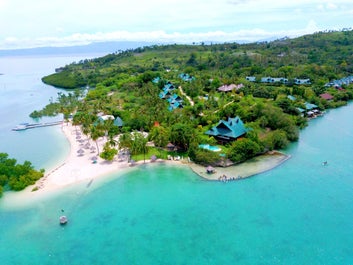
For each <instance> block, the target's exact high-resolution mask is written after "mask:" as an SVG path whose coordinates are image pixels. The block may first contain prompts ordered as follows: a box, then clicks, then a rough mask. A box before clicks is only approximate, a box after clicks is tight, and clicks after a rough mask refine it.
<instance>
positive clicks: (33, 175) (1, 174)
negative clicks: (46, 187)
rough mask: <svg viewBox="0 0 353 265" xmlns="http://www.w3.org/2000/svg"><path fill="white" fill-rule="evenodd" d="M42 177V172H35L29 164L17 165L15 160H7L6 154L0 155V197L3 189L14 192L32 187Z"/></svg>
mask: <svg viewBox="0 0 353 265" xmlns="http://www.w3.org/2000/svg"><path fill="white" fill-rule="evenodd" d="M43 175H44V170H43V169H42V170H40V171H37V170H35V169H34V168H33V166H32V164H31V162H29V161H25V162H24V163H23V164H18V163H17V161H16V159H11V158H9V157H8V154H6V153H0V195H1V193H2V191H3V187H8V188H9V189H11V190H16V191H18V190H23V189H24V188H26V187H27V186H29V185H33V184H34V183H35V182H36V181H37V180H38V179H40V178H41V177H43Z"/></svg>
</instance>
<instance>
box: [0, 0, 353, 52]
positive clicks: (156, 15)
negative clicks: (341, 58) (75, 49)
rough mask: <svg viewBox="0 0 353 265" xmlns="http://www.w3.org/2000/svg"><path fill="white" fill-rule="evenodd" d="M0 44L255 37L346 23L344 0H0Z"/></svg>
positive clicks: (348, 7)
mask: <svg viewBox="0 0 353 265" xmlns="http://www.w3.org/2000/svg"><path fill="white" fill-rule="evenodd" d="M0 25H1V26H0V49H10V48H28V47H38V46H69V45H80V44H88V43H90V42H97V41H120V40H130V41H152V42H156V43H163V42H183V43H185V42H188V43H191V42H200V41H221V42H223V41H257V40H264V39H269V38H280V37H285V36H288V37H295V36H300V35H304V34H308V33H313V32H316V31H324V30H339V29H343V28H352V27H353V1H352V0H332V1H330V0H328V1H326V0H320V1H319V0H280V1H273V0H149V1H146V0H32V1H25V0H0Z"/></svg>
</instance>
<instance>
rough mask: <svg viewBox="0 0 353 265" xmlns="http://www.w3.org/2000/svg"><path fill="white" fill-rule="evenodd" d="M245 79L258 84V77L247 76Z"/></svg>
mask: <svg viewBox="0 0 353 265" xmlns="http://www.w3.org/2000/svg"><path fill="white" fill-rule="evenodd" d="M245 79H246V80H247V81H249V82H256V77H255V76H247V77H245Z"/></svg>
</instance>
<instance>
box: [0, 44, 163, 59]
mask: <svg viewBox="0 0 353 265" xmlns="http://www.w3.org/2000/svg"><path fill="white" fill-rule="evenodd" d="M153 44H156V43H152V42H137V41H136V42H135V41H116V42H114V41H112V42H96V43H91V44H88V45H80V46H67V47H40V48H29V49H14V50H0V56H21V55H58V54H60V55H62V54H87V53H106V54H107V53H114V52H118V51H120V50H121V51H124V50H128V49H135V48H138V47H144V46H150V45H153Z"/></svg>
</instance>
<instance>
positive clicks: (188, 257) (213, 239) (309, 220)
mask: <svg viewBox="0 0 353 265" xmlns="http://www.w3.org/2000/svg"><path fill="white" fill-rule="evenodd" d="M0 72H1V71H0ZM3 77H4V76H3ZM3 77H1V76H0V80H1V78H3ZM36 83H37V81H36ZM28 85H30V84H28ZM37 85H40V84H37ZM0 86H1V81H0ZM40 86H42V85H40ZM43 88H44V87H43ZM53 93H54V92H53ZM43 98H44V97H43ZM43 100H44V102H45V99H43ZM352 113H353V105H349V106H347V107H343V108H340V109H336V110H332V111H329V112H328V113H327V114H325V116H324V117H321V118H318V119H316V120H312V121H311V122H310V125H309V127H308V128H306V129H304V130H303V131H302V132H301V135H300V140H299V142H298V143H294V144H292V145H291V146H290V147H289V148H288V149H287V150H285V152H286V153H288V154H290V155H291V156H292V158H291V159H290V160H288V161H287V162H286V163H284V164H283V165H281V166H280V167H277V168H276V169H274V170H272V171H269V172H266V173H263V174H260V175H258V176H255V177H252V178H248V179H245V180H242V181H238V182H230V183H219V182H209V181H205V180H202V179H201V178H199V177H198V176H196V175H195V174H194V173H192V171H191V170H189V169H188V168H187V167H175V166H168V165H157V164H147V165H144V166H142V167H135V168H132V169H130V171H128V172H126V173H124V172H119V173H117V174H116V175H112V176H109V177H108V178H105V179H104V180H101V181H94V182H93V183H92V185H91V186H89V187H88V188H87V183H82V184H80V185H78V186H75V187H70V188H68V189H66V190H65V191H63V193H62V194H60V195H53V197H52V198H48V199H47V200H43V201H42V202H40V203H37V204H36V205H33V206H31V207H28V208H25V209H8V207H5V205H2V204H1V200H0V224H1V226H0V227H1V228H0V233H1V237H0V257H1V264H144V265H149V264H337V265H338V264H339V265H341V264H353V222H352V220H353V195H352V194H353V193H352V191H353V173H352V172H353V163H352V162H353V161H352V160H353V158H352V156H351V153H352V148H353V137H352V136H353V123H352V115H351V114H352ZM20 118H23V117H20ZM48 131H49V132H48V135H47V136H45V137H44V136H43V137H44V138H50V135H53V137H54V136H55V137H56V138H55V139H56V141H57V142H58V145H61V144H63V143H64V146H65V140H64V139H62V138H60V136H58V135H57V134H59V133H58V132H57V131H56V129H55V128H51V129H49V128H48ZM11 133H13V132H11ZM27 133H29V131H26V132H24V133H23V135H21V136H18V135H17V136H12V135H11V136H10V137H14V139H17V137H23V138H27ZM42 133H43V134H44V135H46V132H44V131H42V130H40V129H35V130H33V134H36V135H37V136H28V137H29V139H31V138H32V137H40V136H41V135H42ZM15 137H16V138H15ZM50 139H51V138H50ZM9 141H13V138H10V140H9ZM3 145H4V143H3V141H2V142H1V146H0V147H2V146H3ZM9 145H10V143H9ZM5 146H6V144H5ZM37 148H38V149H39V150H38V152H39V151H40V150H42V149H43V152H44V153H46V152H48V154H49V155H50V154H51V153H50V152H51V151H48V150H47V149H46V148H48V147H47V146H45V145H40V144H39V145H37ZM64 149H65V148H64ZM24 151H25V152H26V153H27V154H31V153H32V152H33V150H32V151H31V150H27V147H25V150H24ZM16 152H17V154H20V153H21V152H22V151H21V150H17V151H14V153H16ZM36 152H37V151H36ZM64 152H65V151H64ZM36 155H37V154H35V155H34V154H33V155H32V157H33V158H34V159H36V160H37V161H38V164H40V165H41V166H42V165H44V164H45V163H46V162H45V159H39V158H37V157H36ZM46 155H47V154H46ZM51 155H53V158H52V159H55V157H56V154H55V153H54V154H51ZM30 159H31V157H30ZM48 159H50V158H48ZM323 161H328V165H327V166H323V165H322V162H323ZM118 176H119V177H118ZM61 209H64V211H65V214H66V215H67V216H68V217H69V223H68V224H67V225H66V226H64V227H61V226H59V225H58V217H59V216H60V215H61Z"/></svg>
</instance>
